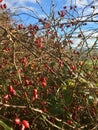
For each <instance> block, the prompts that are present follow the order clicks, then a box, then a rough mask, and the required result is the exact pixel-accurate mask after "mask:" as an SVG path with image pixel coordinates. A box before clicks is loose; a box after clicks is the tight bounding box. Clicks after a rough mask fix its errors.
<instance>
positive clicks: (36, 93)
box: [33, 89, 38, 98]
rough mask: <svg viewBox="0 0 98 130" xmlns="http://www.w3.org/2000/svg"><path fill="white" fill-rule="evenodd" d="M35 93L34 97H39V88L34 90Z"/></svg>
mask: <svg viewBox="0 0 98 130" xmlns="http://www.w3.org/2000/svg"><path fill="white" fill-rule="evenodd" d="M33 95H34V98H38V90H37V89H34V90H33Z"/></svg>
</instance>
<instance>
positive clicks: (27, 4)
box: [3, 0, 98, 43]
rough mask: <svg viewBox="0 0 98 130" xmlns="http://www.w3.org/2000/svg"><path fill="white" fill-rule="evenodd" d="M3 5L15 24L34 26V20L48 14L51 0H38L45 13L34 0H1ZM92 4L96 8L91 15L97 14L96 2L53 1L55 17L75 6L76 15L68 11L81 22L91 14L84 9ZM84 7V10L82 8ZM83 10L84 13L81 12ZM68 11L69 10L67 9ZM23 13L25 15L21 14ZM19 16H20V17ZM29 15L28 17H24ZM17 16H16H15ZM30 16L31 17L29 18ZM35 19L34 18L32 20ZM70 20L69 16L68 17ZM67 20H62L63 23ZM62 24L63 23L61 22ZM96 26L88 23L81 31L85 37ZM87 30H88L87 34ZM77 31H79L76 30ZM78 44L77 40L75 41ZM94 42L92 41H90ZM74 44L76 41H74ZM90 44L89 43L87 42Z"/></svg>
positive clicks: (88, 10)
mask: <svg viewBox="0 0 98 130" xmlns="http://www.w3.org/2000/svg"><path fill="white" fill-rule="evenodd" d="M3 2H4V3H6V4H7V7H8V10H10V12H11V13H12V15H13V18H14V19H15V20H16V21H17V22H21V23H24V24H25V25H28V24H29V23H32V24H36V23H37V22H38V20H37V19H36V18H45V17H47V16H46V14H47V15H49V14H50V7H51V0H38V2H39V3H40V5H41V6H42V8H43V10H44V11H45V13H46V14H45V13H44V12H43V11H42V10H41V8H40V7H39V5H38V4H37V3H36V0H3ZM90 3H92V5H94V6H96V9H95V10H94V12H93V13H97V12H98V0H54V5H55V6H54V7H55V16H57V14H58V11H60V10H62V9H63V7H64V6H67V8H69V7H70V5H76V6H77V11H78V15H77V14H75V13H74V12H73V13H72V11H70V13H72V14H73V15H74V16H75V17H76V18H77V17H78V18H79V17H81V16H82V15H83V16H82V19H81V20H85V19H86V18H87V17H85V16H86V15H88V14H92V11H93V10H92V8H90V7H89V8H88V7H86V6H87V5H89V4H90ZM84 7H86V8H84ZM83 9H84V12H82V11H83ZM68 10H69V9H68ZM23 13H25V14H23ZM20 14H21V15H20ZM26 14H29V15H26ZM15 15H18V16H15ZM30 15H31V16H30ZM33 16H34V17H36V18H33ZM69 18H70V16H69ZM94 19H95V20H96V19H98V17H96V18H94ZM66 20H67V19H64V22H65V21H66ZM62 22H63V21H62ZM97 27H98V24H97V23H96V24H95V23H89V24H88V25H87V26H83V27H82V29H83V30H84V32H85V35H88V33H92V32H93V29H94V28H97ZM87 30H89V31H88V32H87ZM77 31H79V30H77ZM93 35H94V36H97V35H98V32H96V33H94V34H93ZM77 41H78V42H79V39H78V40H77ZM92 41H94V39H93V40H92ZM75 42H76V41H75ZM89 42H90V43H91V41H89Z"/></svg>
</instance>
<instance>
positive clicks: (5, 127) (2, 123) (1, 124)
mask: <svg viewBox="0 0 98 130" xmlns="http://www.w3.org/2000/svg"><path fill="white" fill-rule="evenodd" d="M0 126H2V127H3V128H4V130H13V129H12V128H10V127H9V126H8V125H6V124H5V123H4V122H3V121H1V120H0Z"/></svg>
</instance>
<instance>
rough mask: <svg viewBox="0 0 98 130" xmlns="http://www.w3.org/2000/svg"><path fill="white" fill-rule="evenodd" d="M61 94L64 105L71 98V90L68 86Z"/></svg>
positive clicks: (69, 101)
mask: <svg viewBox="0 0 98 130" xmlns="http://www.w3.org/2000/svg"><path fill="white" fill-rule="evenodd" d="M63 95H64V101H65V104H66V106H68V105H70V104H71V103H72V99H73V90H72V89H70V88H68V89H66V90H65V91H63Z"/></svg>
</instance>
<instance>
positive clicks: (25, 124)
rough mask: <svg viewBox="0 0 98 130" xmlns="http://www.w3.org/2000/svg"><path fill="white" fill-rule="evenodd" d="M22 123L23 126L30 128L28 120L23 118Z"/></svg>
mask: <svg viewBox="0 0 98 130" xmlns="http://www.w3.org/2000/svg"><path fill="white" fill-rule="evenodd" d="M22 125H23V126H24V127H25V128H30V125H29V122H28V121H27V120H23V121H22Z"/></svg>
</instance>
